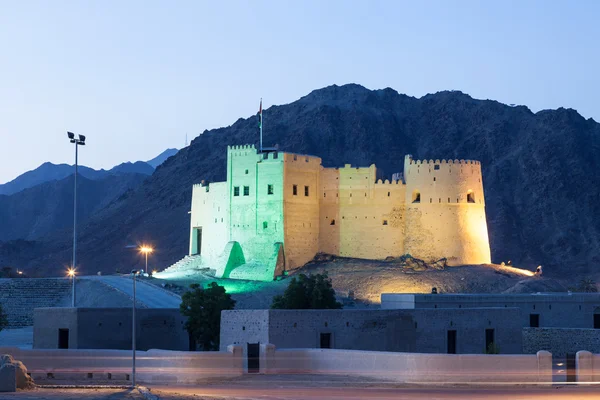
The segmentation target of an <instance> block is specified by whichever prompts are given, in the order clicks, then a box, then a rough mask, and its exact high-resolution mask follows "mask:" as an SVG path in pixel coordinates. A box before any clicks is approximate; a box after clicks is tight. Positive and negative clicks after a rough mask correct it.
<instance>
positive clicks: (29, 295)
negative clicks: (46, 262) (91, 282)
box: [0, 278, 71, 328]
mask: <svg viewBox="0 0 600 400" xmlns="http://www.w3.org/2000/svg"><path fill="white" fill-rule="evenodd" d="M70 290H71V281H70V280H68V279H66V278H63V279H60V278H58V279H29V278H23V279H0V304H2V307H3V309H4V312H5V313H6V314H7V317H8V327H9V328H19V327H24V326H33V309H34V308H38V307H54V306H57V305H58V304H59V303H60V302H61V300H62V299H63V298H64V297H65V296H68V295H69V293H70Z"/></svg>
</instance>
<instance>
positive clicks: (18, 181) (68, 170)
mask: <svg viewBox="0 0 600 400" xmlns="http://www.w3.org/2000/svg"><path fill="white" fill-rule="evenodd" d="M78 172H79V173H80V174H81V176H83V177H86V178H88V179H98V178H100V177H102V176H104V175H105V173H106V171H104V170H101V171H96V170H95V169H92V168H88V167H86V166H83V165H80V166H79V168H78ZM71 174H73V166H72V165H68V164H52V163H50V162H45V163H43V164H42V165H40V166H39V167H37V168H36V169H34V170H31V171H27V172H25V173H24V174H21V175H19V176H18V177H16V178H15V179H13V180H12V181H10V182H7V183H5V184H2V185H0V194H5V195H11V194H13V193H17V192H20V191H21V190H24V189H27V188H30V187H33V186H36V185H39V184H42V183H44V182H50V181H58V180H61V179H64V178H66V177H67V176H69V175H71Z"/></svg>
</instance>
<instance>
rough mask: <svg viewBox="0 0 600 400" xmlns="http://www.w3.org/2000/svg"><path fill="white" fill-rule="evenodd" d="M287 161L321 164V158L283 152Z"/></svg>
mask: <svg viewBox="0 0 600 400" xmlns="http://www.w3.org/2000/svg"><path fill="white" fill-rule="evenodd" d="M283 154H284V159H285V162H289V163H297V164H301V165H304V164H306V165H321V158H320V157H316V156H309V155H306V154H295V153H283Z"/></svg>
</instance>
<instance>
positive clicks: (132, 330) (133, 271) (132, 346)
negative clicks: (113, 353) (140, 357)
mask: <svg viewBox="0 0 600 400" xmlns="http://www.w3.org/2000/svg"><path fill="white" fill-rule="evenodd" d="M142 272H143V271H142V270H141V269H140V270H135V269H134V270H132V271H131V276H132V277H133V306H132V307H133V309H132V318H131V351H132V353H133V354H132V364H131V366H132V368H131V383H132V385H133V387H134V388H135V277H136V276H138V275H140V274H141V273H142Z"/></svg>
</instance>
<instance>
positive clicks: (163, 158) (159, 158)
mask: <svg viewBox="0 0 600 400" xmlns="http://www.w3.org/2000/svg"><path fill="white" fill-rule="evenodd" d="M178 151H179V150H177V149H166V150H165V151H163V152H162V153H160V154H159V155H157V156H156V157H154V158H153V159H152V160H148V161H146V164H150V165H151V166H152V167H153V168H156V167H158V166H159V165H160V164H162V163H164V162H165V161H166V160H167V158H169V157H171V156H174V155H175V154H177V152H178Z"/></svg>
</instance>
